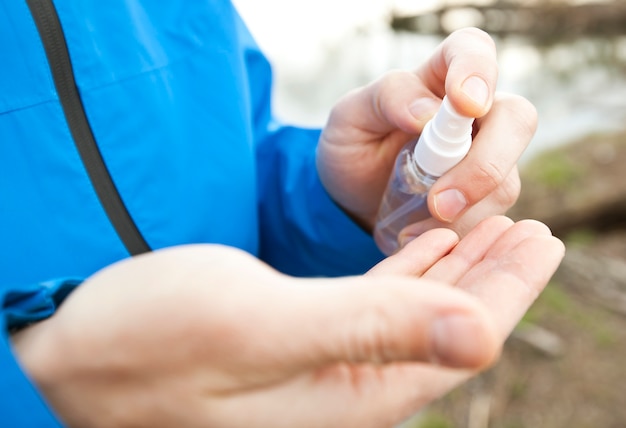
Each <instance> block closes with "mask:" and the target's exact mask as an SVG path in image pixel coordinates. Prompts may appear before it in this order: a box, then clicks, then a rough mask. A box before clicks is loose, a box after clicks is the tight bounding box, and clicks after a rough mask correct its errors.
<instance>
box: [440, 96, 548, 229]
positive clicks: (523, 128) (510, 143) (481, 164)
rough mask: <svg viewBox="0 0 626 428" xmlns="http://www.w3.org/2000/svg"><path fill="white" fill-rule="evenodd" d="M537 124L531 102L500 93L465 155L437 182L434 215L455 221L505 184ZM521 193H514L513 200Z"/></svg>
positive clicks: (480, 123) (535, 113)
mask: <svg viewBox="0 0 626 428" xmlns="http://www.w3.org/2000/svg"><path fill="white" fill-rule="evenodd" d="M536 125H537V112H536V110H535V108H534V107H533V106H532V104H530V102H528V101H527V100H526V99H524V98H522V97H518V96H512V95H507V96H499V97H498V99H497V100H496V102H495V103H494V106H493V108H492V109H491V110H490V112H489V114H488V115H487V116H485V117H484V118H483V119H482V120H481V121H480V122H479V131H478V133H477V134H476V137H475V138H474V141H473V143H472V148H471V149H470V151H469V153H468V154H467V156H466V157H465V159H463V160H462V161H461V162H460V163H459V164H458V165H457V166H455V167H454V168H452V169H451V170H450V171H449V172H448V173H446V174H445V175H444V176H442V177H441V178H439V180H437V182H435V184H434V185H433V188H432V189H431V191H430V194H429V197H428V206H429V209H430V210H431V212H432V213H433V216H435V218H437V219H439V220H441V221H446V222H452V221H454V220H455V219H457V218H459V217H460V216H461V215H463V213H464V212H465V211H466V210H467V209H468V208H469V207H471V206H473V205H475V204H477V203H478V202H479V201H481V200H482V199H484V198H485V197H486V196H487V195H489V194H491V193H493V192H494V191H496V189H498V188H499V187H500V186H502V185H503V184H504V183H505V182H506V180H507V179H508V177H509V176H510V174H511V173H516V172H515V167H516V164H517V162H518V160H519V158H520V156H521V154H522V153H523V151H524V150H525V149H526V146H527V145H528V143H529V142H530V140H531V138H532V136H533V134H534V132H535V129H536ZM517 196H518V195H517V194H515V193H512V194H511V195H510V197H511V199H512V201H515V200H516V199H517ZM512 201H509V202H512Z"/></svg>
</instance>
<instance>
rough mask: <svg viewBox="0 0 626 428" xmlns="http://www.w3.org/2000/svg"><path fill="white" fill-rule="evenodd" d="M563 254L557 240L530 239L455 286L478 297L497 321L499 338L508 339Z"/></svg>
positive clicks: (489, 261)
mask: <svg viewBox="0 0 626 428" xmlns="http://www.w3.org/2000/svg"><path fill="white" fill-rule="evenodd" d="M564 253H565V247H564V246H563V243H562V242H561V241H560V240H558V239H557V238H555V237H553V236H546V235H544V234H537V235H533V236H530V237H527V238H526V239H523V240H522V241H521V242H519V243H518V244H517V245H515V246H514V247H513V248H511V249H510V250H508V251H505V252H502V251H500V250H499V251H497V254H498V256H497V257H489V258H487V259H485V260H484V261H483V262H482V263H480V265H478V266H476V267H475V268H474V269H472V270H471V271H470V272H469V273H468V274H467V275H465V276H464V277H463V278H462V280H461V281H460V282H459V284H458V286H459V287H460V288H463V289H465V290H467V291H469V292H470V293H471V294H473V295H475V296H476V297H478V298H479V299H480V300H481V301H482V302H483V303H484V304H485V305H486V306H487V307H488V308H489V310H490V312H491V313H492V314H493V315H494V317H495V318H496V320H498V326H499V328H500V330H501V334H502V335H508V334H509V333H510V332H511V330H512V329H513V327H514V326H515V325H516V324H517V323H518V322H519V320H520V319H521V317H522V316H523V314H524V313H525V312H526V310H527V309H528V308H529V307H530V305H531V304H532V303H533V302H534V300H535V299H536V298H537V296H538V295H539V293H540V292H541V291H542V290H543V288H544V287H545V286H546V284H547V283H548V281H549V280H550V277H551V276H552V275H553V274H554V271H555V270H556V268H557V267H558V265H559V263H560V262H561V260H562V259H563V255H564Z"/></svg>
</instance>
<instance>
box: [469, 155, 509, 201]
mask: <svg viewBox="0 0 626 428" xmlns="http://www.w3.org/2000/svg"><path fill="white" fill-rule="evenodd" d="M505 178H506V174H505V172H504V171H503V169H502V166H501V165H499V164H498V163H496V162H493V161H485V162H481V163H480V164H478V165H477V167H476V170H475V173H474V177H473V180H472V182H473V183H474V184H475V185H476V186H477V187H478V189H480V190H482V191H483V192H484V193H489V192H491V191H493V190H494V189H497V188H498V187H500V185H501V184H502V183H503V182H504V181H505ZM483 196H484V194H483Z"/></svg>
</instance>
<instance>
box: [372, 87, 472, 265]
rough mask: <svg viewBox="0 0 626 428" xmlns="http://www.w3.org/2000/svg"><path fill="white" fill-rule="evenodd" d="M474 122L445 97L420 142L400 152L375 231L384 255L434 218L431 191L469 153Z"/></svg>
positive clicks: (389, 253) (396, 247) (393, 250)
mask: <svg viewBox="0 0 626 428" xmlns="http://www.w3.org/2000/svg"><path fill="white" fill-rule="evenodd" d="M473 122H474V118H472V117H465V116H462V115H460V114H459V113H458V112H457V111H456V109H455V108H454V107H453V106H452V104H450V101H449V100H448V98H447V97H444V98H443V102H442V104H441V107H440V108H439V110H438V111H437V113H436V114H435V116H434V117H433V118H432V119H431V120H430V121H429V122H428V123H427V124H426V126H425V127H424V130H423V131H422V134H421V135H420V137H419V139H418V140H417V142H415V141H412V142H411V143H409V144H407V145H406V146H405V147H404V148H403V149H402V150H401V151H400V154H399V155H398V157H397V159H396V164H395V167H394V170H393V172H392V174H391V177H390V179H389V183H388V185H387V189H386V191H385V194H384V195H383V199H382V202H381V205H380V208H379V211H378V217H377V220H376V226H375V228H374V239H375V241H376V244H377V245H378V247H379V248H380V250H381V251H382V252H383V253H385V254H386V255H391V254H393V253H394V252H395V251H397V250H398V248H399V243H398V235H399V234H400V232H401V231H402V229H404V228H405V227H406V226H409V225H410V224H413V223H416V222H418V221H421V220H425V219H427V218H429V217H430V212H429V211H428V204H427V197H428V192H429V190H430V188H431V187H432V185H433V184H434V183H435V181H436V180H437V179H438V178H439V177H441V176H442V175H443V174H445V173H446V172H447V171H448V170H449V169H451V168H452V167H453V166H455V165H456V164H457V163H459V162H460V161H461V160H462V159H463V158H464V157H465V155H466V154H467V152H468V151H469V148H470V145H471V143H472V123H473Z"/></svg>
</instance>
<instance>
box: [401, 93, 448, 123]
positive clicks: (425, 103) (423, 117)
mask: <svg viewBox="0 0 626 428" xmlns="http://www.w3.org/2000/svg"><path fill="white" fill-rule="evenodd" d="M440 104H441V101H440V100H435V99H433V98H418V99H417V100H415V101H414V102H413V104H411V105H410V106H409V111H410V112H411V114H412V115H413V117H414V118H415V119H417V120H418V121H423V122H425V121H427V120H429V119H430V118H432V117H433V116H434V115H435V113H437V110H438V109H439V105H440Z"/></svg>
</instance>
